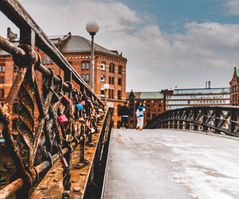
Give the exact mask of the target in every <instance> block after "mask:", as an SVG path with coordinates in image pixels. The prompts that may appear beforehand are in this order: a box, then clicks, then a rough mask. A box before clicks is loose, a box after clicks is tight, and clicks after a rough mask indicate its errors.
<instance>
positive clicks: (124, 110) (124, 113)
mask: <svg viewBox="0 0 239 199" xmlns="http://www.w3.org/2000/svg"><path fill="white" fill-rule="evenodd" d="M129 112H130V110H129V108H128V106H127V102H125V103H124V106H122V107H121V127H122V129H125V128H126V127H127V125H128V118H129Z"/></svg>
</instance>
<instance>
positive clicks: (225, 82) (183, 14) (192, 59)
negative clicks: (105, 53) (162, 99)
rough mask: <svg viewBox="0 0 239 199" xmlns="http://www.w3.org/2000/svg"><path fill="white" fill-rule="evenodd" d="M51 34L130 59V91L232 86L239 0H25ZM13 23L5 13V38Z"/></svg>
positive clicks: (0, 20)
mask: <svg viewBox="0 0 239 199" xmlns="http://www.w3.org/2000/svg"><path fill="white" fill-rule="evenodd" d="M20 2H21V3H22V5H23V6H24V7H25V9H26V10H27V11H28V12H29V13H30V15H31V16H32V17H33V19H34V20H35V21H36V22H37V23H38V24H39V26H40V27H41V28H42V29H43V31H44V32H45V33H46V34H47V35H51V36H52V35H64V34H67V33H68V32H71V33H72V34H73V35H81V36H84V37H86V38H88V39H90V37H89V35H88V33H87V32H86V30H85V25H86V23H87V22H88V21H90V20H94V21H97V22H98V24H99V26H100V31H99V32H98V33H97V35H96V37H95V42H96V43H98V44H100V45H102V46H104V47H106V48H108V49H111V50H118V51H119V52H122V53H123V56H124V57H126V58H127V59H128V63H127V78H126V83H127V91H130V90H131V89H133V90H134V91H160V90H161V89H174V88H201V87H205V82H206V81H209V80H210V81H211V82H212V83H211V85H212V87H228V86H229V81H230V80H231V78H232V74H233V68H234V67H235V66H239V0H180V1H179V0H118V1H117V0H34V1H32V0H20ZM8 26H10V27H11V28H13V30H15V31H16V32H18V30H17V29H16V28H15V27H14V25H13V24H9V20H7V19H6V17H5V16H4V15H2V14H0V35H2V36H6V28H7V27H8Z"/></svg>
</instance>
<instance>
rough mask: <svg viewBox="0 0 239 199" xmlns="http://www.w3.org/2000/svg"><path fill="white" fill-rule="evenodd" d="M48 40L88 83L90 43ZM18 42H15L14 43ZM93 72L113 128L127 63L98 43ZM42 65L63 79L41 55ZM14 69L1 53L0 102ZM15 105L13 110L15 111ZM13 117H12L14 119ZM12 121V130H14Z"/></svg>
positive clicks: (76, 39)
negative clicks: (109, 110)
mask: <svg viewBox="0 0 239 199" xmlns="http://www.w3.org/2000/svg"><path fill="white" fill-rule="evenodd" d="M50 38H51V41H52V42H53V43H54V44H55V45H56V46H57V47H58V49H59V50H60V51H61V53H62V54H63V55H64V56H65V58H66V60H67V61H68V62H69V63H70V64H71V65H72V66H73V67H74V68H75V70H76V71H77V72H78V73H79V74H80V75H81V77H82V78H83V79H84V80H85V81H86V82H87V83H88V84H90V72H91V71H90V60H91V41H89V40H88V39H86V38H84V37H81V36H77V35H71V34H70V33H68V35H65V36H57V37H50ZM16 43H17V42H16ZM94 51H95V59H94V63H95V65H94V66H95V69H94V82H95V83H94V91H95V93H96V95H97V96H98V97H100V98H101V99H102V100H103V101H106V100H107V104H108V106H111V107H114V115H113V121H114V127H116V126H117V123H119V121H120V118H119V116H118V107H120V106H122V105H123V103H124V102H125V101H126V64H127V59H126V58H124V57H123V56H122V53H118V52H117V51H113V50H108V49H106V48H104V47H102V46H100V45H98V44H95V45H94ZM40 54H41V55H42V63H43V65H45V66H46V67H48V68H50V69H52V70H53V71H54V72H55V74H58V75H61V76H63V71H62V70H61V69H60V68H59V67H57V66H56V65H55V64H54V63H53V62H52V60H51V59H50V58H49V57H48V56H46V55H45V54H44V53H42V52H40ZM16 70H17V67H14V64H13V61H12V58H11V56H10V55H9V54H8V53H6V52H5V51H2V50H0V100H1V101H3V99H4V97H6V96H7V94H8V92H9V89H10V87H11V85H12V83H13V80H14V75H16ZM104 84H109V90H104ZM15 106H16V105H14V107H12V110H13V112H14V111H15V109H16V107H15ZM13 117H14V116H13ZM15 122H16V121H15V120H14V119H13V122H12V127H13V129H14V128H15Z"/></svg>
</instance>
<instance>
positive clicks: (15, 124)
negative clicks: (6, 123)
mask: <svg viewBox="0 0 239 199" xmlns="http://www.w3.org/2000/svg"><path fill="white" fill-rule="evenodd" d="M12 129H14V130H16V129H17V119H14V120H12Z"/></svg>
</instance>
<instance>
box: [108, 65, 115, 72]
mask: <svg viewBox="0 0 239 199" xmlns="http://www.w3.org/2000/svg"><path fill="white" fill-rule="evenodd" d="M109 71H110V73H114V72H115V65H114V64H110V69H109Z"/></svg>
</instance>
